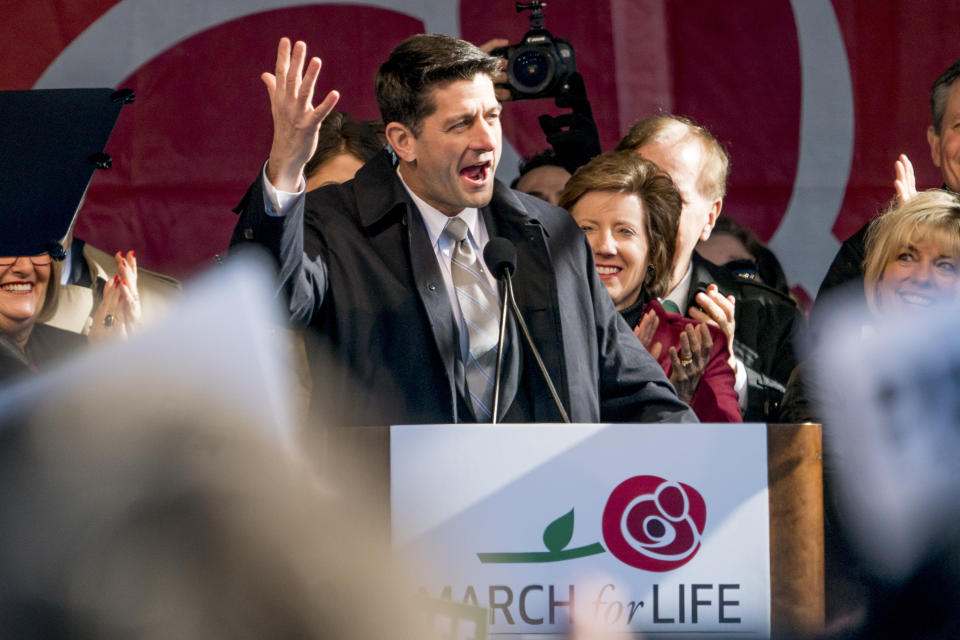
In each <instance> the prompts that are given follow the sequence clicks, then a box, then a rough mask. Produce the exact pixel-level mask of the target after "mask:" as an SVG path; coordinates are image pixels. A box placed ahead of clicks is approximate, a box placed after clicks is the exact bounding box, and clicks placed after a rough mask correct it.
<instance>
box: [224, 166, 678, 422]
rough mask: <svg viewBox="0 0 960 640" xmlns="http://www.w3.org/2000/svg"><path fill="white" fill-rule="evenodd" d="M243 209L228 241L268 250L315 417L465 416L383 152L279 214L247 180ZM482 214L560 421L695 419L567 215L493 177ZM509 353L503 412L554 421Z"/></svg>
mask: <svg viewBox="0 0 960 640" xmlns="http://www.w3.org/2000/svg"><path fill="white" fill-rule="evenodd" d="M304 204H305V206H301V205H304ZM242 205H245V206H243V209H242V212H241V218H240V221H239V223H238V225H237V228H236V229H235V231H234V238H233V242H232V244H236V243H237V242H242V241H243V240H249V241H252V242H254V243H256V244H259V245H262V246H263V247H265V248H267V249H268V251H269V252H270V253H271V254H272V255H273V256H274V257H275V258H276V260H277V265H278V269H279V278H280V282H281V286H282V290H283V294H284V300H285V302H287V303H288V304H289V311H290V317H291V319H292V320H293V321H295V322H297V323H300V324H304V325H309V326H310V327H312V328H313V329H315V330H316V331H314V332H311V334H310V337H311V340H310V344H309V345H308V349H309V351H310V353H311V359H310V360H311V370H312V375H313V379H314V402H317V401H318V394H317V391H318V390H320V389H323V390H325V392H326V394H327V395H326V398H325V399H323V400H319V401H320V402H323V404H324V407H325V410H326V411H325V413H326V415H328V416H331V415H333V416H335V417H334V419H337V420H338V421H339V422H340V423H341V424H372V425H377V424H400V423H447V422H471V421H474V416H473V414H472V410H471V408H470V406H469V403H468V402H466V401H465V400H464V397H465V395H464V389H463V372H462V365H461V364H460V362H459V357H458V355H457V354H458V353H459V348H458V347H457V345H458V344H459V343H458V336H457V328H456V323H455V320H454V315H453V311H452V309H451V308H450V302H449V298H448V296H447V292H446V287H445V284H444V280H443V277H442V275H441V272H440V268H439V266H438V264H437V259H436V254H435V253H434V250H433V247H432V246H431V243H430V240H429V236H428V234H427V230H426V228H425V226H424V223H423V220H422V217H421V215H420V214H419V212H418V211H417V210H416V209H415V205H414V204H413V202H412V201H411V200H410V197H409V195H408V194H407V192H406V190H405V189H404V187H403V185H402V183H401V182H400V180H399V178H398V176H397V174H396V169H395V167H394V166H393V163H392V161H391V159H390V155H389V154H388V153H387V152H382V153H380V154H379V155H378V156H377V157H375V158H374V159H373V160H371V161H370V162H368V163H367V164H366V165H365V166H364V167H363V168H362V169H361V170H360V171H359V172H358V173H357V176H356V178H355V179H353V180H351V181H349V182H346V183H344V184H341V185H330V186H327V187H324V188H321V189H318V190H315V191H311V192H310V193H308V194H307V195H306V198H305V199H304V200H302V201H301V203H300V204H298V205H297V207H296V208H295V210H294V211H293V212H292V213H290V214H289V215H287V216H286V217H283V218H279V217H271V216H267V215H266V214H265V213H264V211H265V209H264V203H263V198H262V185H261V184H260V183H259V179H258V183H256V184H254V186H253V187H252V188H251V190H250V191H249V192H248V194H247V197H246V198H245V203H242ZM481 213H482V215H483V216H484V221H485V224H486V225H487V229H488V231H489V233H490V236H491V237H495V236H503V237H505V238H507V239H509V240H510V241H512V242H513V243H514V244H515V245H516V247H517V254H518V258H517V272H516V276H515V277H514V288H515V293H516V298H517V303H518V305H519V307H520V309H521V311H522V313H523V315H524V317H525V319H526V322H527V324H528V326H529V329H530V332H531V333H532V335H533V340H534V342H535V343H536V345H537V348H538V349H539V350H540V353H541V354H542V356H543V360H544V363H545V365H546V368H547V370H548V371H549V372H550V374H551V376H552V377H553V381H554V384H555V386H556V388H557V391H558V393H559V396H560V398H561V399H562V401H563V403H564V405H565V407H566V409H567V412H568V413H569V415H570V418H571V420H573V421H574V422H597V421H600V420H604V421H611V422H627V421H636V422H643V421H695V420H696V418H695V416H694V415H693V413H692V412H691V411H690V409H689V407H687V406H686V405H685V404H683V403H682V402H680V401H679V400H678V399H677V396H676V393H675V391H674V390H673V387H672V386H671V385H670V383H669V382H668V381H667V379H666V377H665V376H664V374H663V371H662V370H661V369H660V367H659V365H657V363H656V362H654V360H653V359H652V358H651V357H650V355H649V354H648V353H647V352H646V351H645V350H644V349H643V347H642V345H640V343H639V341H637V339H636V338H635V337H634V335H633V334H632V333H631V331H630V330H629V328H628V327H627V326H626V324H625V323H624V322H623V320H622V319H621V318H620V316H619V314H618V313H617V312H616V310H615V309H614V308H613V304H612V302H611V300H610V296H609V294H607V292H606V289H604V287H603V285H602V284H601V283H600V281H599V279H598V278H597V276H596V271H595V268H594V266H593V258H592V254H591V252H590V250H589V247H588V246H587V244H586V241H585V239H584V237H583V234H582V232H581V231H580V229H579V228H578V227H577V226H576V225H575V224H574V223H573V220H572V218H571V217H570V215H569V214H568V213H567V212H565V211H564V210H562V209H559V208H557V207H553V206H551V205H549V204H547V203H545V202H543V201H541V200H538V199H536V198H532V197H529V196H525V195H523V194H519V193H517V192H515V191H512V190H511V189H508V188H507V187H505V186H504V185H502V184H500V183H499V182H497V183H496V185H495V189H494V195H493V199H492V201H491V203H490V204H489V205H488V206H487V207H484V208H483V209H482V210H481ZM521 351H522V353H521V355H520V357H521V366H520V367H519V370H518V371H519V373H518V376H519V380H518V381H517V384H516V386H517V392H516V395H515V397H514V399H513V402H512V403H511V404H510V406H509V407H507V408H506V410H505V411H501V414H504V413H505V415H504V418H503V419H504V420H505V421H524V422H526V421H534V422H558V421H560V415H559V413H558V411H557V409H556V407H555V406H554V402H553V400H552V398H551V396H550V394H549V392H548V390H547V387H546V384H545V383H544V382H543V380H542V377H541V375H540V373H539V371H538V370H537V369H536V367H535V366H534V359H533V356H532V355H531V353H529V352H528V349H527V347H526V346H525V345H521ZM336 408H339V411H336V412H334V413H331V410H334V409H336Z"/></svg>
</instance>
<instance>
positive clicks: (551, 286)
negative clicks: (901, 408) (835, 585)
mask: <svg viewBox="0 0 960 640" xmlns="http://www.w3.org/2000/svg"><path fill="white" fill-rule="evenodd" d="M319 71H320V62H319V60H318V59H316V58H313V59H310V60H308V59H307V57H306V46H305V45H304V44H303V43H296V44H295V45H292V44H291V43H290V42H289V41H288V40H286V39H283V40H281V42H280V45H279V47H278V52H277V64H276V68H275V70H274V72H273V73H266V74H264V76H263V80H264V83H265V84H266V86H267V89H268V92H269V94H270V101H271V107H272V113H273V120H274V136H273V142H272V147H271V150H270V155H269V158H268V160H267V162H266V164H265V165H264V166H263V168H262V170H261V172H260V174H259V175H258V177H257V179H256V180H255V182H254V184H253V185H252V186H251V188H250V190H249V191H248V193H247V195H246V196H245V197H244V199H243V202H241V204H240V206H239V207H238V208H237V213H239V215H240V218H239V220H238V224H237V227H236V230H235V233H234V237H233V243H232V244H233V245H235V246H236V245H242V244H256V245H259V246H260V247H262V248H264V249H266V250H267V251H268V252H269V253H271V254H272V256H273V257H274V258H275V263H276V264H277V265H278V287H279V290H280V291H281V292H282V294H283V299H284V301H285V302H286V304H287V310H288V311H289V317H290V321H291V323H292V325H293V326H296V327H300V328H305V329H307V331H306V333H305V334H304V335H305V336H306V337H307V338H306V339H307V347H306V348H305V350H304V351H305V354H306V362H307V366H308V367H310V371H311V373H314V374H318V373H319V372H320V371H321V368H320V367H321V366H322V371H323V372H324V373H323V375H322V376H320V375H314V376H313V379H312V381H309V379H308V383H307V384H308V386H309V391H308V395H310V405H311V408H310V410H311V411H316V412H323V413H325V414H326V418H327V419H328V420H329V419H330V415H329V414H330V412H333V411H336V412H339V413H338V414H337V415H336V418H335V419H334V420H335V422H337V423H339V424H345V425H351V424H390V423H456V422H498V421H504V422H559V421H561V419H563V418H566V417H567V416H568V415H569V418H570V420H572V421H574V422H598V421H603V422H693V421H698V420H699V421H702V422H716V423H727V422H740V421H751V422H776V421H788V422H804V421H819V420H820V419H821V414H820V412H819V410H818V408H817V402H816V393H815V392H814V396H813V397H811V395H810V394H811V391H812V390H815V389H816V381H815V380H810V379H809V373H808V372H807V371H808V370H807V369H806V368H805V366H804V364H803V362H802V358H801V351H800V348H799V347H800V345H799V340H800V336H801V334H802V333H803V331H804V323H805V320H804V317H803V314H802V312H801V311H800V309H799V308H798V306H797V304H796V302H795V301H794V300H793V299H792V298H791V297H790V292H789V291H788V290H787V289H786V286H785V278H784V277H783V275H782V270H779V268H778V266H777V265H776V260H775V258H774V257H773V256H772V254H770V253H769V251H768V250H767V249H766V248H764V247H763V246H762V244H760V243H759V242H758V241H757V240H756V238H755V236H753V235H752V234H751V233H750V232H749V231H747V230H744V229H741V228H738V227H737V226H736V225H734V224H732V223H730V221H729V218H726V219H725V218H723V217H721V210H722V209H723V202H724V197H725V195H726V185H727V173H728V170H729V158H728V156H727V152H726V151H725V149H724V148H723V146H722V145H721V144H720V143H719V142H718V141H717V140H716V138H715V137H714V136H713V135H712V134H711V133H710V132H709V130H707V128H705V127H704V126H702V125H699V124H697V123H695V122H693V121H692V120H690V119H688V118H685V117H682V116H677V115H669V114H657V115H654V116H651V117H649V118H646V119H644V120H642V121H640V122H638V123H636V124H635V125H634V126H633V127H632V128H631V129H630V131H629V132H628V133H627V135H626V136H625V137H624V138H623V139H622V140H621V141H620V143H619V144H618V146H617V148H616V149H615V150H613V151H610V152H608V153H603V154H601V155H599V156H597V157H594V158H593V159H590V160H589V161H588V162H586V163H585V164H583V165H582V166H580V167H578V168H576V170H575V171H574V172H573V173H572V175H571V174H570V173H569V172H568V171H567V166H569V165H567V166H563V165H564V163H562V162H561V163H554V164H551V163H550V162H537V163H528V164H527V166H526V167H525V169H526V170H525V171H524V172H523V175H521V177H520V179H519V181H518V182H517V185H516V186H517V190H513V189H509V188H507V187H506V186H504V185H502V184H501V183H499V182H497V181H496V180H495V179H494V177H493V176H494V172H495V170H496V167H497V164H498V162H499V159H500V150H501V143H502V140H501V130H500V122H499V120H500V113H501V110H502V108H503V106H502V105H501V103H500V102H499V101H498V100H497V98H496V95H495V93H494V81H495V80H496V79H498V78H499V77H500V76H501V67H500V61H499V60H498V59H496V58H493V57H491V56H489V55H487V54H485V53H483V52H482V51H481V50H480V49H478V48H476V47H474V46H473V45H470V44H468V43H465V42H463V41H460V40H457V39H455V38H450V37H446V36H425V35H421V36H414V37H412V38H410V39H408V40H406V41H404V42H403V43H401V44H400V45H398V46H397V48H396V49H394V51H393V53H392V54H391V56H390V58H389V59H388V60H387V61H386V62H385V63H384V65H383V66H382V67H381V69H380V71H379V73H378V76H377V82H376V94H377V101H378V104H379V106H380V110H381V115H382V123H381V125H380V128H379V130H378V129H377V128H370V127H368V126H367V125H365V124H363V123H358V122H355V121H354V120H352V119H351V118H349V116H346V115H345V114H341V113H338V112H336V111H334V107H335V105H336V102H337V99H338V97H339V96H338V94H337V93H336V92H330V93H329V94H328V95H327V96H326V97H325V98H324V99H323V100H321V101H320V103H319V104H318V105H317V106H314V105H313V90H314V85H315V83H316V80H317V76H318V74H319ZM958 76H960V61H958V63H955V64H954V65H953V66H951V67H950V69H948V70H947V71H946V72H945V73H944V74H943V75H942V76H941V77H940V78H938V79H937V81H936V83H935V84H934V86H933V92H932V97H931V105H932V124H931V126H930V128H929V131H928V141H929V143H930V147H931V154H932V159H933V162H934V163H935V164H936V165H937V166H938V167H939V168H940V169H941V173H942V175H943V179H944V184H943V187H942V189H933V190H925V191H919V192H918V191H917V189H916V186H915V180H914V177H913V170H912V166H911V164H910V161H909V160H908V159H907V158H906V157H905V156H902V157H901V158H900V159H899V160H898V161H897V162H896V165H895V172H896V179H895V181H894V188H893V190H892V191H894V193H893V194H892V195H894V198H893V200H892V202H891V204H890V205H889V207H888V209H887V210H886V211H885V212H884V213H883V214H882V215H881V216H880V217H878V218H877V219H876V220H875V221H873V222H872V223H871V224H869V225H867V226H865V227H864V229H863V230H861V232H860V233H858V234H857V235H855V236H854V237H853V238H851V239H850V240H849V241H847V242H846V243H845V244H844V247H843V249H842V250H841V253H840V254H839V255H838V257H837V260H836V261H835V263H834V265H832V267H831V272H830V274H829V275H828V278H827V281H826V282H825V288H824V291H825V290H826V289H830V290H831V291H842V292H844V295H845V294H846V292H849V291H850V290H855V291H856V292H857V293H858V294H859V293H862V296H863V300H864V305H865V306H866V308H868V309H869V311H870V313H872V314H874V315H875V316H878V317H879V316H884V315H886V314H893V313H897V314H902V313H908V314H909V313H910V312H911V311H913V310H916V309H920V308H923V309H929V308H931V307H934V308H935V307H936V306H937V305H941V304H947V303H953V302H955V301H956V300H957V298H958V294H960V288H958V285H960V282H958V272H957V269H958V266H960V265H958V261H960V199H958V197H957V195H956V192H957V190H958V189H960V133H958V131H960V83H956V82H955V81H956V79H957V77H958ZM523 192H528V193H532V194H534V196H536V197H534V196H530V195H527V193H523ZM725 220H726V221H725ZM63 235H64V237H67V238H69V230H68V229H64V230H63ZM494 238H506V239H508V240H509V241H510V242H511V243H512V244H513V245H514V246H515V248H516V258H515V265H514V267H515V270H516V274H515V276H514V281H513V285H512V286H513V288H514V289H515V294H516V295H515V298H516V301H517V307H518V311H519V312H520V313H519V314H518V315H512V316H510V317H509V318H508V319H507V320H505V321H502V322H503V324H502V325H501V327H502V328H499V331H500V333H501V334H502V335H503V336H505V338H503V339H501V340H498V336H497V335H496V334H497V332H498V321H500V314H499V310H500V309H501V305H505V304H507V300H506V299H505V297H506V289H503V288H501V287H500V285H501V282H500V278H499V275H500V274H498V273H492V272H491V270H490V269H488V268H486V267H485V266H484V263H483V260H482V258H481V257H480V256H482V254H483V253H484V249H485V247H486V246H487V245H488V244H489V243H490V241H491V240H492V239H494ZM73 242H74V244H73V245H72V246H73V248H74V253H73V255H75V256H79V255H81V253H82V251H81V249H80V248H81V247H82V243H79V244H78V243H77V241H76V240H74V241H73ZM66 244H67V245H68V246H67V248H69V247H70V246H71V243H70V242H67V243H66ZM8 246H15V245H13V244H11V243H8ZM9 252H10V251H5V253H9ZM17 253H22V254H21V255H14V256H9V257H7V258H0V346H2V350H0V351H2V360H0V364H2V367H0V374H2V375H4V376H6V377H7V378H9V379H12V378H14V377H17V376H23V375H28V374H30V373H36V372H39V371H42V370H44V369H45V368H47V367H49V366H52V364H53V363H54V362H55V361H56V360H57V359H58V358H59V357H62V356H63V355H64V354H65V353H67V352H69V351H72V350H74V349H75V348H76V344H77V343H78V342H82V341H83V340H84V339H85V338H83V337H81V336H84V335H85V336H86V339H89V340H93V341H96V340H100V339H103V338H107V337H110V336H117V337H118V338H121V339H122V338H125V337H128V336H129V335H130V334H132V333H135V332H136V331H137V330H138V327H139V326H140V324H141V323H142V320H143V317H144V315H145V314H147V313H149V312H150V310H148V309H146V308H144V307H143V305H142V304H141V291H140V288H139V287H138V283H142V282H143V281H144V275H142V274H143V273H145V272H143V270H140V269H138V267H137V263H136V258H135V256H134V253H133V252H132V251H131V252H129V253H127V254H122V253H117V254H116V255H115V256H114V263H115V264H114V265H110V269H111V271H110V273H112V274H115V275H113V277H112V278H110V277H109V276H108V277H106V278H105V277H103V276H98V277H91V276H90V273H89V269H88V273H87V277H86V280H85V281H84V284H81V285H73V286H80V288H86V289H89V290H91V291H92V292H93V294H92V295H89V296H87V297H83V298H82V299H80V301H79V302H77V301H76V300H74V299H70V298H68V297H66V296H61V295H60V292H61V287H62V286H64V285H66V284H67V283H68V277H70V274H71V273H72V272H73V271H74V270H73V269H69V268H68V269H65V268H64V267H65V266H69V265H71V264H72V261H73V260H74V258H71V257H70V256H69V254H68V255H67V256H64V255H55V254H56V253H57V252H54V251H52V250H51V249H49V248H48V247H27V248H25V249H23V250H22V252H21V251H18V252H17ZM54 257H57V258H59V259H58V260H54V259H53V258H54ZM65 257H66V259H64V258H65ZM94 275H95V276H96V274H94ZM840 282H847V283H849V282H853V283H854V284H853V285H848V286H847V287H846V288H840V287H838V286H837V285H838V284H839V283H840ZM857 283H859V284H857ZM169 284H170V289H171V291H174V290H176V288H177V285H176V283H173V282H171V283H169ZM824 295H825V294H824ZM158 304H159V303H158ZM68 305H80V306H79V307H77V308H79V312H78V313H73V314H72V317H80V318H82V322H81V323H79V324H78V325H75V326H74V327H72V328H69V329H58V328H55V327H53V326H52V325H48V324H44V323H45V321H47V320H48V319H49V318H51V317H52V316H53V314H54V312H55V311H56V312H58V313H59V312H61V311H63V310H64V309H65V308H67V307H68ZM816 317H817V316H816V309H815V310H814V323H815V324H814V328H816ZM522 318H525V319H526V322H524V321H523V320H522ZM527 325H529V340H525V339H524V335H525V334H527V333H528V326H527ZM500 344H503V345H504V346H503V348H502V349H500V348H499V345H500ZM321 354H322V356H321ZM321 358H322V361H321ZM540 363H543V367H542V369H543V370H545V371H546V372H548V373H549V375H550V376H552V380H549V379H545V377H544V376H543V374H542V373H541V369H540V367H538V365H540ZM331 397H335V398H337V399H338V401H339V402H338V404H337V406H336V407H333V406H332V405H331V404H329V402H328V401H329V398H331Z"/></svg>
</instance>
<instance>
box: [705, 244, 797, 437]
mask: <svg viewBox="0 0 960 640" xmlns="http://www.w3.org/2000/svg"><path fill="white" fill-rule="evenodd" d="M710 284H715V285H717V288H718V289H719V290H720V293H722V294H724V295H728V294H729V295H733V297H734V298H736V301H737V306H736V312H735V320H736V323H737V326H736V330H735V332H734V336H733V353H734V354H735V355H736V356H737V358H739V360H740V362H742V363H743V365H744V367H745V368H746V373H747V407H746V409H745V410H744V412H743V419H744V420H745V421H747V422H776V421H777V419H778V418H777V416H778V412H779V406H780V401H781V400H782V398H783V392H784V386H785V385H786V383H787V379H788V378H789V377H790V372H791V371H793V368H794V367H795V366H796V365H797V354H796V349H797V341H798V339H799V334H800V331H801V329H802V328H803V317H802V316H801V315H800V311H799V310H798V309H797V305H796V303H795V302H794V301H793V300H791V299H790V297H789V296H785V295H783V294H782V293H780V292H779V291H776V290H774V289H771V288H770V287H768V286H766V285H764V284H761V283H759V282H754V281H750V280H745V279H743V278H737V277H736V276H734V275H733V274H732V273H730V272H729V271H728V270H727V269H725V268H723V267H721V266H717V265H715V264H713V263H711V262H709V261H707V260H706V259H704V258H702V257H701V256H700V254H698V253H696V252H694V254H693V280H692V281H691V284H690V293H689V297H688V299H687V305H688V306H697V304H696V301H695V300H694V298H695V297H696V294H697V289H699V288H704V289H705V288H706V287H707V285H710Z"/></svg>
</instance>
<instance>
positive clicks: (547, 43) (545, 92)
mask: <svg viewBox="0 0 960 640" xmlns="http://www.w3.org/2000/svg"><path fill="white" fill-rule="evenodd" d="M543 6H544V3H542V2H537V1H536V0H534V2H531V3H530V4H527V5H524V4H521V3H519V2H518V3H517V11H518V12H519V11H524V10H530V11H531V16H530V30H529V31H527V33H526V34H525V35H524V36H523V40H522V41H521V42H520V43H519V44H513V45H510V46H508V47H499V48H497V49H494V50H493V51H491V52H490V55H494V56H497V57H498V58H506V59H507V68H506V72H507V78H508V79H509V81H510V84H509V86H507V87H505V88H507V89H509V90H510V95H511V97H512V99H513V100H534V99H536V98H555V97H557V96H561V95H564V94H566V93H567V92H568V91H569V90H570V84H569V79H570V75H571V74H573V73H576V71H577V60H576V57H575V56H574V53H573V47H572V46H571V45H570V41H569V40H564V39H563V38H554V37H553V35H551V33H550V32H549V31H547V30H546V29H544V28H543Z"/></svg>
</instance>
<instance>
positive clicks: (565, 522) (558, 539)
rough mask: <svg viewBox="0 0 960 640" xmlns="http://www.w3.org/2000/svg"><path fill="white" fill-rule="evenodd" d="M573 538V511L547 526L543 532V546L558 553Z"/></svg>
mask: <svg viewBox="0 0 960 640" xmlns="http://www.w3.org/2000/svg"><path fill="white" fill-rule="evenodd" d="M571 538H573V509H570V511H569V512H567V513H566V514H564V515H562V516H560V517H559V518H557V519H556V520H554V521H553V522H551V523H550V524H548V525H547V528H546V529H544V530H543V544H545V545H546V546H547V549H549V550H550V551H552V552H554V553H559V552H560V551H562V550H563V548H564V547H565V546H567V545H568V544H570V539H571Z"/></svg>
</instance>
